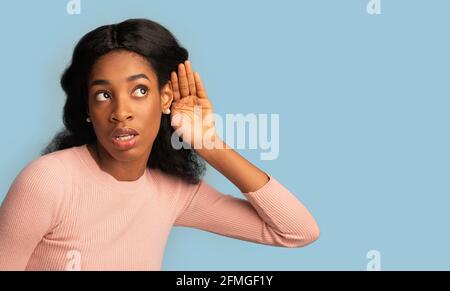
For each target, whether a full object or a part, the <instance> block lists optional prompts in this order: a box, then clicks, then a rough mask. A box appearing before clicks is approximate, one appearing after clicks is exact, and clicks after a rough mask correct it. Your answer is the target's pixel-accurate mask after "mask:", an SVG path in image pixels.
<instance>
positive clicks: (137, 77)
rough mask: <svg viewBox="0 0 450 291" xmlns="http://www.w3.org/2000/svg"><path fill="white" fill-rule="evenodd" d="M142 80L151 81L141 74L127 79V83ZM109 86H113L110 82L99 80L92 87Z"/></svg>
mask: <svg viewBox="0 0 450 291" xmlns="http://www.w3.org/2000/svg"><path fill="white" fill-rule="evenodd" d="M140 78H144V79H147V80H149V81H150V79H149V78H148V77H147V75H146V74H144V73H141V74H136V75H132V76H129V77H128V78H127V82H131V81H134V80H137V79H140ZM109 84H111V82H110V81H108V80H102V79H98V80H94V81H92V82H91V85H90V87H92V86H95V85H109Z"/></svg>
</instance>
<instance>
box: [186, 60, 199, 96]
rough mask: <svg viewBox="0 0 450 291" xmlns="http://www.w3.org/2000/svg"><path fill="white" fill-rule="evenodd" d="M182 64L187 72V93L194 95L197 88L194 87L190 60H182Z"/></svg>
mask: <svg viewBox="0 0 450 291" xmlns="http://www.w3.org/2000/svg"><path fill="white" fill-rule="evenodd" d="M184 66H185V68H186V74H187V80H188V86H189V93H190V95H194V96H195V95H196V94H197V92H196V91H197V90H196V89H195V80H194V73H193V72H192V67H191V62H189V61H188V60H187V61H185V62H184Z"/></svg>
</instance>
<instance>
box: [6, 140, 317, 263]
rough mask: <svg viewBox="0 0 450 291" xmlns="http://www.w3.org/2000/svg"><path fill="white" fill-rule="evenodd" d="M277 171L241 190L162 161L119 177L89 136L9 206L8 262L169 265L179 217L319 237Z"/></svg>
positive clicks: (255, 233) (30, 181)
mask: <svg viewBox="0 0 450 291" xmlns="http://www.w3.org/2000/svg"><path fill="white" fill-rule="evenodd" d="M268 177H269V181H268V182H267V183H266V184H265V185H264V186H263V187H261V188H260V189H258V190H257V191H255V192H249V193H242V194H243V195H244V196H245V197H246V198H247V199H240V198H236V197H234V196H231V195H227V194H223V193H220V192H218V191H217V190H216V189H215V188H213V187H211V186H210V185H209V184H208V183H206V181H205V180H202V181H201V182H200V183H199V184H197V185H190V184H188V183H185V182H183V181H182V180H181V179H179V178H175V177H173V176H170V175H167V174H165V173H163V172H162V171H160V170H157V169H147V170H146V172H145V173H144V174H143V175H142V176H141V177H140V178H139V179H138V180H136V181H118V180H116V179H115V178H114V177H113V176H112V175H110V174H108V173H107V172H104V171H103V170H101V169H100V167H99V166H98V164H97V163H96V161H95V160H94V159H93V157H92V156H91V154H90V152H89V151H88V149H87V147H86V145H82V146H78V147H72V148H69V149H65V150H60V151H56V152H53V153H50V154H47V155H44V156H41V157H39V158H37V159H35V160H33V161H32V162H30V163H29V164H27V165H26V166H25V167H24V168H23V169H22V170H21V172H20V173H19V174H18V175H17V177H16V179H15V180H14V181H13V183H12V185H11V187H10V189H9V191H8V193H7V195H6V197H5V199H4V201H3V203H2V206H1V208H0V270H160V269H161V264H162V260H163V254H164V249H165V245H166V242H167V238H168V236H169V233H170V230H171V228H172V227H173V226H187V227H194V228H198V229H202V230H205V231H210V232H213V233H217V234H220V235H224V236H229V237H233V238H237V239H241V240H247V241H252V242H256V243H262V244H268V245H275V246H284V247H301V246H304V245H306V244H309V243H311V242H313V241H314V240H316V239H317V238H318V236H319V228H318V226H317V224H316V222H315V220H314V218H313V217H312V216H311V214H310V213H309V212H308V210H307V209H306V208H305V207H304V206H303V205H302V203H301V202H300V201H299V200H298V199H297V198H296V197H295V196H294V195H293V194H292V193H290V192H289V191H288V190H287V189H286V188H285V187H283V185H281V184H280V183H279V182H278V181H277V180H276V179H275V178H273V177H272V176H271V175H268Z"/></svg>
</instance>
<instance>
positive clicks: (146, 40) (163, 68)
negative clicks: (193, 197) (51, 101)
mask: <svg viewBox="0 0 450 291" xmlns="http://www.w3.org/2000/svg"><path fill="white" fill-rule="evenodd" d="M113 50H128V51H131V52H134V53H137V54H139V55H141V56H143V57H144V58H146V59H147V60H148V61H149V62H150V64H151V65H152V67H153V69H154V70H155V72H156V75H157V77H158V86H159V89H160V90H161V88H162V87H163V86H164V85H165V84H166V83H167V82H168V81H169V78H170V73H171V72H172V71H176V69H177V66H178V64H179V63H182V62H184V61H185V60H187V59H188V51H187V50H186V49H185V48H183V47H182V46H180V45H179V43H178V41H177V39H176V38H175V37H174V36H173V35H172V33H171V32H170V31H169V30H167V29H166V28H164V27H163V26H161V25H160V24H158V23H156V22H154V21H151V20H148V19H128V20H125V21H123V22H120V23H116V24H110V25H104V26H101V27H98V28H96V29H94V30H92V31H90V32H89V33H87V34H86V35H85V36H83V37H82V38H81V39H80V41H79V42H78V43H77V45H76V46H75V49H74V52H73V55H72V62H71V64H70V65H69V66H68V67H67V68H66V69H65V71H64V73H63V75H62V77H61V86H62V88H63V90H64V92H65V93H66V96H67V98H66V103H65V105H64V116H63V122H64V125H65V128H64V129H62V130H61V131H60V132H58V133H57V134H56V135H55V136H54V137H53V139H52V141H51V142H50V143H49V144H48V145H47V146H46V147H45V149H43V150H42V151H41V155H45V154H48V153H51V152H54V151H57V150H62V149H66V148H70V147H74V146H80V145H84V144H96V143H97V138H96V135H95V132H94V129H93V127H92V125H91V124H90V123H87V122H85V120H86V117H87V108H88V104H87V95H88V94H87V78H88V75H89V73H90V71H91V69H92V67H93V65H94V63H95V62H96V60H97V59H99V58H100V57H101V56H103V55H105V54H106V53H109V52H111V51H113ZM174 131H175V130H174V128H173V127H172V126H171V124H170V116H169V115H166V114H162V115H161V124H160V128H159V131H158V134H157V136H156V139H155V141H154V143H153V146H152V151H151V153H150V157H149V159H148V162H147V167H148V168H158V169H160V170H162V171H163V172H166V173H168V174H171V175H174V176H176V177H179V178H182V179H183V180H185V181H187V182H188V183H191V184H197V183H198V182H199V181H200V179H201V177H202V176H203V174H204V172H205V169H206V167H205V162H204V161H203V160H202V159H201V158H200V157H199V156H198V155H197V154H196V153H195V151H194V150H193V149H191V148H189V147H188V148H186V147H182V148H181V149H178V150H177V149H174V148H173V147H172V145H171V136H172V134H173V133H174Z"/></svg>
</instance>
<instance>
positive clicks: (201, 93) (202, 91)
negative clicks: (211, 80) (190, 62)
mask: <svg viewBox="0 0 450 291" xmlns="http://www.w3.org/2000/svg"><path fill="white" fill-rule="evenodd" d="M194 79H195V87H196V89H197V96H198V98H200V99H207V98H208V96H207V95H206V91H205V87H203V82H202V79H201V78H200V74H199V73H197V72H195V73H194Z"/></svg>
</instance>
